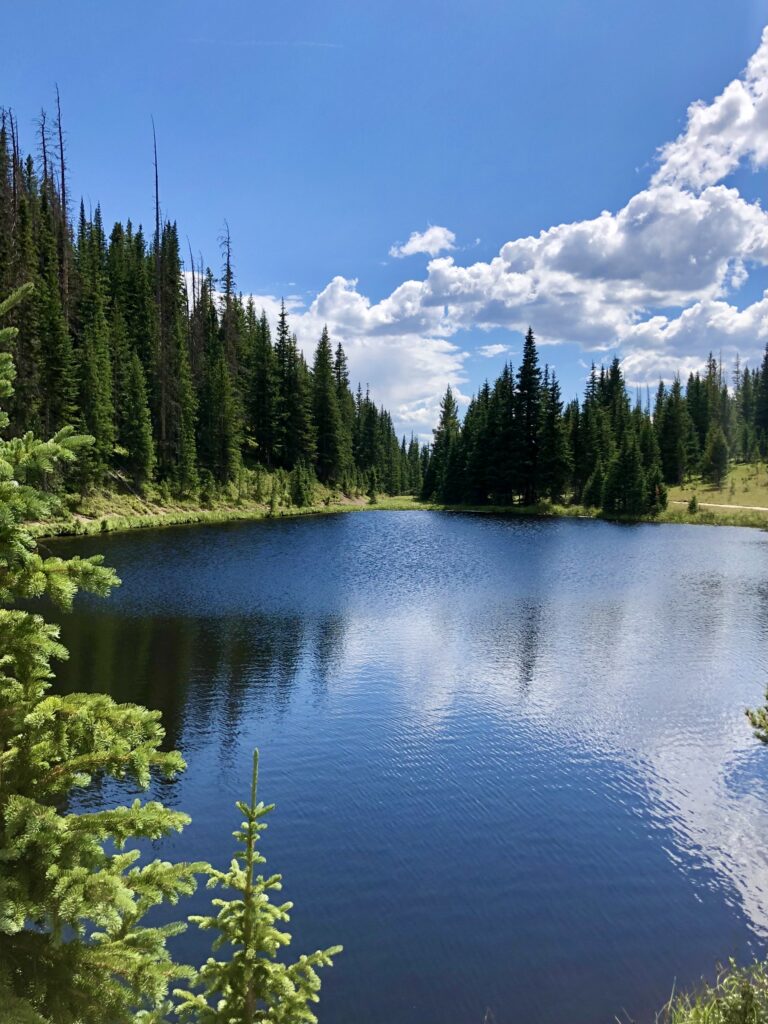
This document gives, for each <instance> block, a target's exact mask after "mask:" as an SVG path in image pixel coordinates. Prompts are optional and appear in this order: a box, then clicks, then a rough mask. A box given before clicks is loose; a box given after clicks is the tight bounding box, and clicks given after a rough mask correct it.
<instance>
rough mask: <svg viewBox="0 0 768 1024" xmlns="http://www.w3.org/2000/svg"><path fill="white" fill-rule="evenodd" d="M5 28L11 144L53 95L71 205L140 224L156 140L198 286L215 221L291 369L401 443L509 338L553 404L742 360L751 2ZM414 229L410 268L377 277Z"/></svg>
mask: <svg viewBox="0 0 768 1024" xmlns="http://www.w3.org/2000/svg"><path fill="white" fill-rule="evenodd" d="M4 6H5V9H4V11H3V26H4V35H6V37H7V38H8V39H12V40H13V45H12V46H11V47H10V50H8V48H7V47H6V48H5V53H4V58H3V62H2V65H1V66H0V104H2V105H5V106H10V107H12V108H13V109H14V111H15V112H16V114H17V115H18V118H19V121H20V124H21V128H22V136H23V139H26V140H27V143H28V145H32V144H33V142H32V133H33V123H34V118H35V116H36V115H37V113H38V111H39V108H40V107H41V106H46V107H48V108H49V109H50V107H51V106H52V96H53V88H54V83H56V82H58V85H59V88H60V90H61V95H62V103H63V112H64V120H65V126H66V128H67V131H68V145H69V157H70V168H71V172H72V183H73V186H74V191H75V193H76V194H78V195H80V194H82V195H83V196H84V197H85V199H86V202H87V203H91V204H95V203H96V202H100V203H101V204H102V208H103V211H104V215H105V218H106V220H107V221H111V220H112V219H115V218H122V219H125V218H127V217H128V216H130V217H131V218H132V219H133V220H134V221H144V222H145V223H148V222H151V217H152V167H151V125H150V117H151V116H154V119H155V122H156V125H157V131H158V145H159V154H160V174H161V192H162V199H163V207H164V212H165V213H166V215H168V216H169V217H172V218H174V219H176V220H177V221H178V223H179V225H180V228H181V232H182V237H185V236H188V238H189V240H190V242H191V245H192V248H193V251H194V252H195V254H197V253H199V252H202V254H203V257H204V259H205V261H206V262H207V263H210V264H212V265H213V266H214V268H216V267H217V265H218V262H219V257H218V251H217V240H218V238H219V236H220V234H221V230H222V227H223V223H224V220H225V219H226V220H227V221H228V222H229V225H230V229H231V232H232V237H233V242H234V246H235V255H236V270H237V281H238V285H239V287H240V288H241V289H242V290H243V291H244V292H247V293H253V294H256V295H258V296H259V297H262V298H263V301H264V304H265V305H266V306H267V308H268V309H269V310H270V311H272V309H273V308H274V305H273V304H274V302H275V300H276V299H278V298H279V297H280V296H281V295H286V296H290V297H291V307H292V308H293V309H294V311H295V315H294V322H295V326H296V329H297V331H298V333H299V337H300V340H301V341H302V344H303V345H305V346H306V347H307V349H309V347H310V346H311V344H312V341H313V339H314V338H315V337H316V335H317V333H318V331H319V327H321V326H322V322H323V321H324V320H328V322H329V326H330V328H331V331H332V333H334V334H335V335H336V336H337V337H339V338H341V339H342V340H343V341H344V343H345V345H346V347H347V348H348V350H349V353H350V360H351V364H352V370H353V373H354V374H355V375H356V376H360V377H361V378H362V379H363V381H364V382H365V381H366V380H369V381H370V384H371V387H372V390H373V392H374V394H375V395H376V396H377V397H379V398H380V399H381V400H382V401H384V402H385V403H386V404H388V405H389V406H390V407H392V408H393V410H394V411H395V413H396V416H397V419H398V422H399V423H400V424H401V426H402V427H403V428H404V429H408V430H410V429H415V430H417V431H418V432H422V433H428V431H429V428H430V426H431V425H432V422H433V419H434V412H435V408H436V403H437V400H438V398H439V395H440V393H441V392H442V390H443V389H444V387H445V385H446V383H448V382H449V381H451V382H452V383H453V384H454V385H455V386H456V387H457V389H458V390H459V391H460V393H461V394H463V395H465V396H468V395H469V394H471V393H472V391H473V390H475V389H476V388H477V386H478V385H479V384H480V383H481V382H482V380H483V379H484V378H485V377H486V376H491V377H493V376H495V375H496V374H497V373H498V371H499V369H500V367H501V365H502V363H503V361H504V359H505V358H508V357H511V358H512V359H513V360H514V359H515V354H516V353H517V352H518V351H519V333H518V331H519V329H520V328H521V327H524V326H525V325H526V324H527V323H528V322H530V323H532V325H533V327H534V330H535V331H537V333H538V334H539V335H540V336H541V338H542V340H543V341H545V342H547V344H546V346H545V348H544V349H543V350H542V351H543V357H544V358H546V359H548V360H549V361H550V362H552V363H553V364H555V365H556V367H557V370H558V373H559V375H560V376H561V379H562V381H563V385H564V392H565V394H566V396H567V397H570V396H571V395H572V394H573V393H575V392H577V391H580V390H581V387H582V381H583V376H584V369H583V364H588V363H589V362H590V361H591V360H592V359H593V358H595V359H597V360H599V359H600V358H602V357H604V356H606V355H608V356H609V355H611V354H612V353H613V351H618V352H619V354H620V355H622V357H623V358H624V359H625V366H626V369H627V375H628V377H629V378H630V379H631V380H633V381H636V382H643V381H646V380H649V381H650V380H655V379H658V376H659V375H660V374H662V375H664V376H665V377H667V378H668V377H670V376H671V374H672V372H674V368H676V367H677V366H680V367H681V368H683V369H684V370H687V369H688V368H690V367H691V366H694V365H696V364H697V363H698V362H701V361H702V360H703V358H704V357H705V356H706V353H707V350H708V348H709V347H713V348H714V349H715V350H716V351H719V350H721V349H722V350H723V352H724V356H726V357H729V356H730V355H732V353H733V352H735V351H736V350H737V349H738V350H739V351H740V352H742V353H743V354H744V355H746V356H747V357H748V358H750V359H752V360H753V361H754V359H755V358H757V356H758V354H759V351H760V350H761V349H762V347H763V346H764V344H765V340H766V339H765V334H766V332H768V327H766V326H765V323H764V321H768V308H766V311H765V315H764V313H763V307H762V306H761V305H760V303H761V301H762V299H763V288H764V287H765V285H766V283H768V282H766V279H765V274H764V267H765V265H766V263H768V242H767V239H768V231H766V227H765V224H764V223H763V219H762V211H761V209H760V208H759V207H758V206H757V205H756V200H758V199H759V196H760V193H761V189H762V186H763V182H764V180H765V176H764V174H760V173H755V170H756V169H757V170H758V171H759V170H762V169H763V168H764V164H765V162H766V159H765V158H766V156H767V155H768V154H766V153H764V152H763V148H766V149H768V143H766V140H765V139H764V135H765V133H766V131H768V118H766V119H765V120H764V119H763V118H762V116H761V115H762V106H761V103H762V98H763V92H762V82H763V77H762V76H763V70H764V69H763V65H762V62H761V57H760V53H761V51H760V50H759V47H760V46H761V34H762V30H763V27H764V25H765V24H766V23H768V0H739V2H736V3H732V4H724V3H723V2H722V0H717V2H715V0H696V2H688V0H666V2H664V3H662V2H658V0H644V2H636V0H621V2H619V0H589V2H587V0H584V2H581V3H577V2H572V0H538V2H530V0H518V2H516V3H509V2H500V0H499V2H490V0H475V2H473V3H472V4H469V3H466V2H464V0H462V2H459V0H449V2H445V0H444V2H441V3H437V2H425V0H408V2H399V0H387V2H379V0H367V2H365V3H351V2H337V0H325V2H324V3H318V2H317V0H315V2H299V3H282V4H265V3H253V2H251V3H244V2H242V3H240V2H228V3H211V2H208V3H205V4H203V3H200V2H198V0H185V2H184V3H180V2H176V0H166V2H163V3H157V2H156V3H154V4H150V3H146V2H143V0H140V2H134V3H132V4H131V5H130V6H129V5H123V4H110V3H103V2H95V0H91V2H84V0H69V2H68V3H66V4H59V5H55V6H54V5H53V4H50V3H43V2H32V3H26V4H23V5H22V4H11V3H6V4H5V5H4ZM767 45H768V44H767ZM756 53H757V57H756V58H754V61H755V62H756V63H755V64H754V66H753V72H752V77H751V79H748V84H749V83H750V82H751V85H750V86H749V88H748V89H747V90H746V92H745V94H744V95H743V96H742V95H739V96H735V97H731V100H732V101H733V102H732V103H731V104H730V106H731V107H733V109H730V108H729V105H728V102H725V101H724V108H723V111H722V112H721V111H720V109H719V108H717V107H712V104H713V102H714V101H715V100H716V97H718V96H719V95H720V94H722V93H723V90H725V89H726V88H727V87H728V86H729V83H731V84H732V83H734V82H736V83H738V82H740V81H742V80H743V77H742V76H743V73H744V69H745V68H746V67H747V65H748V62H749V61H750V58H752V57H753V55H754V54H756ZM766 64H767V65H768V58H767V59H766ZM737 88H738V87H737ZM742 92H744V90H743V89H742ZM728 99H729V97H728V96H726V101H728ZM696 100H701V101H703V103H704V104H705V105H709V106H710V107H712V110H713V111H714V113H713V117H717V118H720V119H721V120H719V121H718V122H717V124H714V127H713V124H712V123H708V124H705V125H704V128H703V129H702V128H701V126H699V127H698V128H697V125H696V122H695V119H694V121H690V120H689V119H688V115H687V109H688V107H689V105H690V104H691V103H692V102H694V101H696ZM750 103H751V104H752V121H751V122H750V123H749V124H747V126H746V128H745V129H744V131H745V132H746V133H747V136H748V137H747V138H746V139H745V138H743V137H741V135H740V134H739V132H740V130H741V129H739V125H740V124H742V123H743V122H744V111H745V108H746V107H748V106H749V104H750ZM729 117H730V118H731V121H732V122H733V125H735V128H734V130H733V131H731V127H733V126H732V125H731V122H730V121H729V120H728V118H729ZM704 120H705V121H706V117H705V118H704ZM710 121H712V118H710ZM729 126H731V127H729ZM707 133H709V134H707ZM713 135H715V136H717V139H715V141H714V142H713ZM742 135H743V132H742ZM678 136H680V137H681V140H682V141H681V142H680V146H681V147H682V148H681V149H680V150H679V152H678V153H677V155H675V153H673V154H672V158H671V162H670V161H668V164H669V168H668V172H667V171H665V170H664V168H665V166H666V165H665V164H664V160H663V159H662V158H660V156H659V154H658V150H659V147H662V146H664V145H665V144H668V143H670V142H671V141H673V140H675V139H676V138H677V137H678ZM724 139H725V140H726V142H723V140H724ZM718 140H719V141H718ZM712 146H714V147H715V149H716V150H717V156H718V159H720V160H721V162H722V166H720V165H718V167H717V168H715V169H714V170H713V169H712V167H711V164H712V160H711V152H710V150H711V149H712ZM723 146H726V148H728V147H730V149H729V150H728V153H725V154H724V153H722V152H721V150H722V148H723ZM686 147H687V148H686ZM708 154H709V155H708ZM697 161H698V163H697ZM702 161H703V164H702ZM700 164H701V165H702V166H699V165H700ZM704 164H706V165H707V166H706V167H703V165H704ZM660 167H661V168H662V171H663V172H664V173H662V174H661V176H660V177H658V175H659V168H660ZM691 167H693V168H699V170H698V171H697V172H696V173H693V172H690V170H689V169H690V168H691ZM702 167H703V170H702ZM721 170H722V171H723V172H724V173H722V174H720V173H719V171H721ZM654 175H657V180H656V183H655V184H654V183H653V180H652V179H653V178H654ZM649 186H650V187H649ZM628 204H630V205H629V206H628ZM602 211H608V214H606V217H607V218H608V219H607V220H606V217H604V218H603V219H602V220H601V219H600V215H601V212H602ZM622 211H624V213H622ZM596 218H597V220H596ZM649 223H652V224H657V225H658V226H657V227H654V229H653V230H652V231H650V232H649V231H647V230H646V229H645V228H643V229H642V233H641V236H638V234H637V232H638V231H639V230H640V229H639V228H638V225H642V224H645V225H648V224H649ZM430 225H432V226H434V227H435V228H442V229H443V234H442V235H441V234H439V232H438V233H437V234H436V233H434V232H433V236H434V237H432V239H431V241H432V242H433V244H432V245H431V246H430V245H429V244H427V243H428V242H429V239H428V240H427V242H426V243H424V245H423V247H426V248H432V250H433V251H432V254H431V255H430V254H429V253H427V252H416V253H414V254H411V255H405V256H400V257H396V256H393V255H391V252H392V251H393V247H394V246H396V245H397V244H401V245H402V244H403V243H407V241H408V239H409V238H410V237H411V235H412V234H413V233H417V234H420V233H423V232H425V230H426V229H427V228H428V226H430ZM557 225H563V226H565V227H564V229H563V230H562V231H560V232H559V233H557V232H556V233H555V234H554V235H545V236H543V240H542V239H540V240H539V241H538V242H537V241H536V239H539V236H540V233H541V232H548V231H550V229H552V228H553V226H557ZM764 236H765V237H764ZM441 240H442V241H444V242H448V243H450V244H451V245H452V246H453V248H445V249H443V250H442V251H439V250H438V251H435V246H436V244H437V243H438V242H440V241H441ZM510 245H511V248H509V246H510ZM505 246H508V248H506V249H505V248H504V247H505ZM411 248H416V249H418V248H419V242H418V239H416V240H415V241H414V243H413V244H412V246H411ZM500 253H501V254H502V255H500ZM505 253H506V255H504V254H505ZM432 259H434V261H435V262H433V264H432V267H431V268H430V269H428V265H429V264H430V260H432ZM692 267H694V268H696V270H695V272H692V271H691V268H692ZM468 268H474V270H469V269H468ZM465 271H466V272H465ZM405 282H411V284H404V283H405ZM575 293H578V301H574V300H573V296H574V294H575ZM723 305H725V306H727V309H723V308H722V307H723ZM745 311H746V312H747V313H749V315H748V316H747V317H746V318H745V315H744V314H745ZM749 311H751V312H749ZM659 313H661V314H662V315H663V317H664V318H665V319H664V321H663V322H661V321H659V320H658V316H659ZM728 316H730V320H729V319H728ZM489 346H491V347H489ZM502 346H503V347H504V351H500V349H501V347H502ZM483 352H484V353H493V354H491V355H485V354H481V353H483Z"/></svg>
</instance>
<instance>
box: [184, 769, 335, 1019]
mask: <svg viewBox="0 0 768 1024" xmlns="http://www.w3.org/2000/svg"><path fill="white" fill-rule="evenodd" d="M258 770H259V761H258V752H256V753H254V757H253V775H252V781H251V798H250V801H249V802H248V803H245V802H238V804H237V809H238V811H239V812H240V813H241V814H242V815H243V817H244V818H245V821H243V823H242V824H241V826H240V828H239V829H238V830H237V831H236V832H234V833H233V834H234V837H235V839H236V840H237V841H238V843H239V844H240V847H239V849H238V850H237V852H236V854H235V856H234V858H233V860H232V864H231V865H230V867H229V869H228V870H227V871H215V870H212V871H211V872H210V881H209V886H216V885H220V886H222V887H223V888H225V889H228V890H231V891H232V892H233V893H234V894H235V898H234V899H230V900H226V899H214V900H213V905H214V907H216V908H217V912H216V914H215V915H210V916H196V917H193V918H192V920H193V921H195V922H196V923H197V924H198V925H199V926H200V927H201V928H203V929H205V930H209V931H214V932H216V933H217V935H216V938H215V939H214V942H213V951H214V952H217V951H218V950H219V949H221V948H222V947H224V948H225V949H226V950H227V954H228V955H227V958H226V960H215V959H213V958H210V959H209V960H208V961H207V962H206V963H205V964H204V966H203V967H202V968H201V969H200V971H199V974H198V978H197V987H200V988H202V992H201V993H198V994H193V993H192V992H190V991H184V990H181V991H179V992H178V995H179V996H180V997H181V999H182V1002H181V1003H180V1006H179V1008H178V1012H179V1015H180V1017H181V1020H182V1021H189V1022H194V1024H233V1022H236V1024H255V1022H256V1021H267V1020H268V1021H274V1022H275V1024H297V1022H299V1021H302V1022H306V1024H316V1021H317V1017H316V1016H315V1014H314V1013H313V1012H312V1010H311V1006H312V1005H313V1004H315V1003H317V1001H318V994H317V993H318V992H319V990H320V977H319V975H318V973H317V969H318V968H319V967H330V966H331V965H332V963H333V958H334V957H335V956H337V955H338V954H339V953H340V952H341V951H342V947H341V946H331V947H329V948H328V949H324V950H318V951H317V952H316V953H311V954H309V955H308V956H306V955H303V956H301V957H299V959H298V960H297V961H295V962H294V963H292V964H285V963H283V962H282V961H281V960H278V959H277V954H278V952H279V951H280V949H282V948H283V947H285V946H288V945H289V944H290V941H291V936H290V935H289V934H288V933H287V932H286V931H284V930H283V929H282V927H280V926H281V925H283V924H284V923H287V922H288V921H289V920H290V911H291V909H292V907H293V904H292V903H273V902H272V893H273V892H279V891H280V889H281V888H282V878H281V876H280V875H267V876H265V875H262V874H257V870H258V868H259V866H260V865H261V864H265V863H266V859H265V858H264V857H263V856H262V855H261V853H260V852H259V849H258V840H259V835H260V833H261V832H263V831H264V829H265V828H266V827H267V824H266V822H265V821H263V819H264V818H265V817H266V816H267V815H268V814H269V813H270V812H271V811H272V810H274V806H275V805H274V804H269V805H267V806H265V805H264V804H263V803H262V802H261V801H259V802H258V803H257V801H256V798H257V787H258ZM230 951H231V952H230Z"/></svg>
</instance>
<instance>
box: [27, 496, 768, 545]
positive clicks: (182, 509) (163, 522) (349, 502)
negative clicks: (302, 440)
mask: <svg viewBox="0 0 768 1024" xmlns="http://www.w3.org/2000/svg"><path fill="white" fill-rule="evenodd" d="M359 511H369V512H375V511H432V512H435V511H442V512H457V513H470V514H476V515H477V514H480V515H498V516H507V517H511V516H515V517H517V516H527V517H538V518H565V517H567V518H578V519H599V518H603V517H601V516H600V513H599V511H598V510H596V509H588V508H585V507H583V506H580V505H552V504H550V503H540V504H538V505H533V506H526V507H523V506H519V505H513V506H504V505H446V504H439V503H435V502H424V501H419V500H418V499H416V498H414V497H412V496H411V495H400V496H396V497H385V496H382V497H380V498H379V499H378V501H377V502H375V503H371V502H370V501H369V500H368V499H367V498H361V499H357V500H353V499H345V500H335V501H334V500H332V499H327V500H325V501H322V502H319V503H317V504H314V505H309V506H306V507H302V508H297V507H283V508H280V509H279V510H278V511H277V512H276V513H275V514H272V513H271V512H270V508H269V506H268V505H265V504H263V503H259V502H256V501H254V500H252V499H244V500H242V501H233V500H223V499H222V500H219V501H214V502H211V503H210V504H209V505H201V504H199V503H195V502H191V501H178V502H172V503H167V504H160V503H158V502H156V501H149V500H144V499H142V498H139V497H137V496H135V495H125V494H101V495H98V496H92V497H90V498H88V499H87V501H86V502H85V503H84V504H83V507H82V508H77V509H75V511H73V512H71V513H70V514H69V515H67V516H66V517H62V518H58V519H52V520H48V521H44V522H39V523H36V524H35V525H34V527H33V531H34V533H35V535H36V536H38V537H49V538H50V537H87V536H94V535H96V534H102V533H116V532H123V531H127V530H142V529H157V528H160V527H164V526H188V525H196V524H205V523H210V524H222V523H229V522H253V521H257V520H260V519H284V518H290V517H295V516H313V515H332V514H337V513H340V512H359ZM611 521H612V522H625V523H627V524H631V523H642V522H648V523H679V524H687V525H706V526H747V527H751V528H757V529H766V528H768V511H765V510H762V509H755V508H750V507H748V506H741V507H738V508H730V509H725V508H707V507H706V503H704V502H702V503H701V504H700V506H699V511H698V512H696V513H690V512H688V509H687V505H685V504H682V503H681V504H679V505H675V504H670V507H669V508H667V510H666V511H665V512H663V513H662V514H661V515H659V516H657V517H656V518H653V519H652V518H650V517H639V518H638V517H629V516H627V517H624V518H622V519H616V518H615V517H614V518H612V519H611Z"/></svg>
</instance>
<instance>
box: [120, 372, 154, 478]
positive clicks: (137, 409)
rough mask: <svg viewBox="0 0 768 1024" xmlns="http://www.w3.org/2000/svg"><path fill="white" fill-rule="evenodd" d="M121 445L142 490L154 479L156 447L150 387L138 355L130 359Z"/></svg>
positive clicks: (124, 400)
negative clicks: (144, 485) (153, 434)
mask: <svg viewBox="0 0 768 1024" xmlns="http://www.w3.org/2000/svg"><path fill="white" fill-rule="evenodd" d="M121 409H122V413H123V416H122V430H121V435H120V441H121V444H122V445H123V447H124V450H125V453H126V454H125V465H126V469H127V470H128V472H129V473H130V475H131V478H132V479H133V482H134V484H136V485H138V486H141V485H143V484H146V483H148V481H150V480H151V479H152V475H153V473H154V469H155V445H154V441H153V440H152V419H151V417H150V414H149V402H148V397H147V384H146V381H145V379H144V368H143V366H142V365H141V360H140V359H139V356H138V353H136V352H133V353H131V355H130V356H129V364H128V373H127V375H126V382H125V392H124V395H123V400H122V402H121Z"/></svg>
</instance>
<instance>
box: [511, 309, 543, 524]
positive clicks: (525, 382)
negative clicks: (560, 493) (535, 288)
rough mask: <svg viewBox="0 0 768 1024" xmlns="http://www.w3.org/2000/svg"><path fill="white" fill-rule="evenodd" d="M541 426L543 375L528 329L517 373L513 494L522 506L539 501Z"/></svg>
mask: <svg viewBox="0 0 768 1024" xmlns="http://www.w3.org/2000/svg"><path fill="white" fill-rule="evenodd" d="M540 423H541V373H540V370H539V357H538V354H537V352H536V342H535V340H534V337H533V330H532V329H531V328H530V327H529V328H528V333H527V334H526V336H525V342H524V344H523V359H522V362H521V364H520V369H519V370H518V371H517V379H516V387H515V400H514V431H513V449H514V460H515V461H514V471H513V481H514V484H513V486H514V490H515V491H516V493H517V494H519V495H520V498H521V500H522V503H523V505H533V504H535V503H536V502H537V501H538V499H539V494H540V488H541V481H540V465H539V463H540V453H539V429H540Z"/></svg>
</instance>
